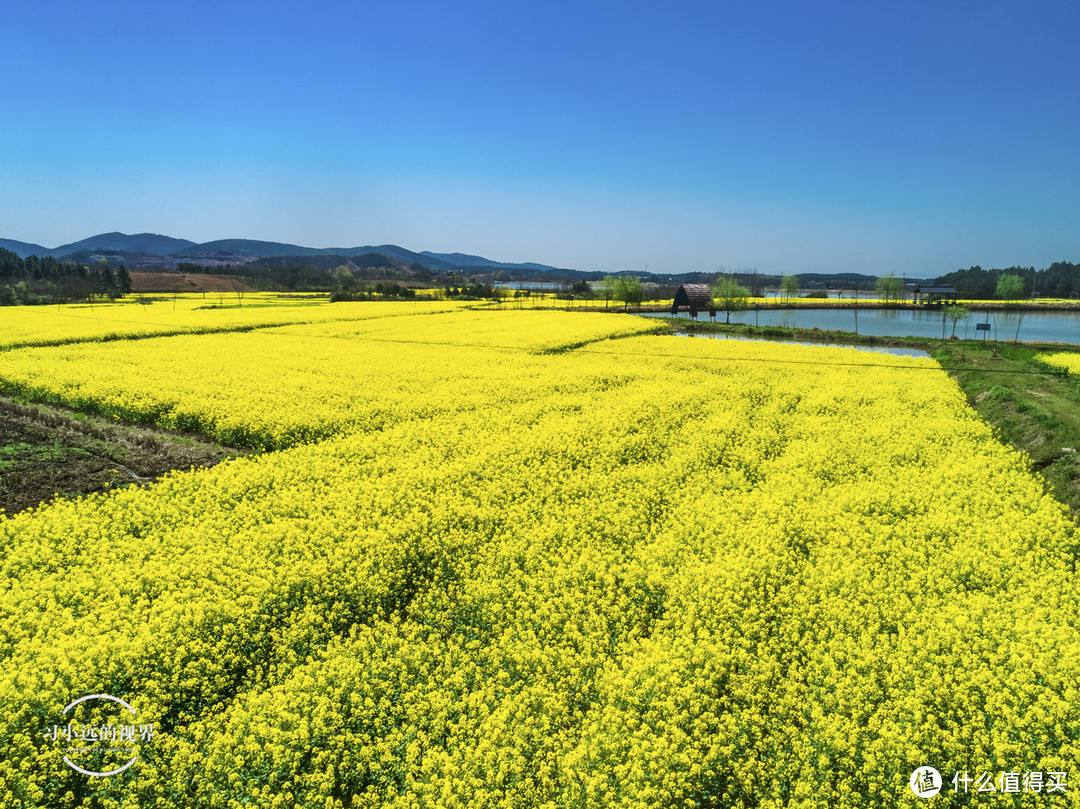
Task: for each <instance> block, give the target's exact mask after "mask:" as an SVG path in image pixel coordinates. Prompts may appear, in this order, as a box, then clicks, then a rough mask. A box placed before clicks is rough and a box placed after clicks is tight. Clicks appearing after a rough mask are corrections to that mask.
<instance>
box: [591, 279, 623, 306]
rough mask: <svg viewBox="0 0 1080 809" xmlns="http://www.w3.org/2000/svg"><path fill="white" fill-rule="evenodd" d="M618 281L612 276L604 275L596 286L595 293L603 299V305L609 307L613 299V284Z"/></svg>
mask: <svg viewBox="0 0 1080 809" xmlns="http://www.w3.org/2000/svg"><path fill="white" fill-rule="evenodd" d="M617 280H618V279H617V278H615V276H614V275H605V276H604V277H603V279H602V280H601V281H600V282H599V283H598V284H597V285H596V291H597V292H598V293H599V294H600V297H601V298H603V299H604V305H605V306H610V305H611V299H612V298H614V297H615V282H616V281H617Z"/></svg>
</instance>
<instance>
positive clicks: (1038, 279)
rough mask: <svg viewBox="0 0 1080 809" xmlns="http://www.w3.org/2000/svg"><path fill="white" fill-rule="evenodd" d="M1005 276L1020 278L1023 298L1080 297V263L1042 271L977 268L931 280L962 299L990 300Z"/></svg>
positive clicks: (1057, 264)
mask: <svg viewBox="0 0 1080 809" xmlns="http://www.w3.org/2000/svg"><path fill="white" fill-rule="evenodd" d="M1006 274H1011V275H1018V276H1020V278H1021V280H1022V281H1023V283H1024V286H1023V291H1022V292H1021V295H1020V297H1022V298H1030V297H1032V296H1033V295H1034V296H1036V297H1039V298H1075V297H1080V264H1072V263H1070V262H1068V261H1055V262H1054V263H1053V264H1051V265H1050V266H1049V267H1047V268H1046V269H1044V270H1036V269H1035V268H1034V267H1006V268H1005V269H998V270H984V269H983V268H982V267H979V266H978V265H976V266H974V267H969V268H968V269H966V270H956V271H955V272H951V273H948V274H946V275H942V276H939V277H938V278H936V279H934V284H935V285H938V286H950V287H955V288H956V291H957V293H958V294H959V296H960V297H961V298H974V299H983V298H986V299H989V298H993V297H994V293H995V292H996V291H997V283H998V279H999V278H1000V277H1001V276H1002V275H1006Z"/></svg>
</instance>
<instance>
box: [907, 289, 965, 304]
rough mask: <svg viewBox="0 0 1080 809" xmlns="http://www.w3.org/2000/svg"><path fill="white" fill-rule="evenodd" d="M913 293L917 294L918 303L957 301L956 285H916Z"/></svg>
mask: <svg viewBox="0 0 1080 809" xmlns="http://www.w3.org/2000/svg"><path fill="white" fill-rule="evenodd" d="M912 293H913V294H914V295H915V301H916V303H927V304H942V303H956V288H955V287H931V286H925V287H915V289H913V290H912Z"/></svg>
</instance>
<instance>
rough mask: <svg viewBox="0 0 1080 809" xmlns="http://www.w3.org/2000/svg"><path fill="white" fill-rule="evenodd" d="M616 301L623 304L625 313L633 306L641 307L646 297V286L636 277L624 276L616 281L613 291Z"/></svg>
mask: <svg viewBox="0 0 1080 809" xmlns="http://www.w3.org/2000/svg"><path fill="white" fill-rule="evenodd" d="M613 296H614V298H615V300H617V301H622V302H623V310H624V311H625V310H626V309H627V308H628V307H629V306H630V305H631V304H633V305H634V306H641V301H642V300H643V299H644V297H645V285H644V284H642V283H641V279H640V278H638V277H637V276H636V275H622V276H619V277H618V278H616V279H615V287H614V290H613Z"/></svg>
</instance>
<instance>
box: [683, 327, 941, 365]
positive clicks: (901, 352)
mask: <svg viewBox="0 0 1080 809" xmlns="http://www.w3.org/2000/svg"><path fill="white" fill-rule="evenodd" d="M675 336H676V337H704V338H705V339H708V340H742V341H743V342H747V343H785V344H787V345H793V346H827V347H829V348H854V349H856V350H858V351H870V352H872V353H875V354H892V355H894V356H897V357H926V358H929V357H930V355H929V354H927V353H926V352H925V351H920V350H919V349H917V348H893V347H892V346H854V345H844V344H841V343H810V342H801V341H799V340H767V339H764V338H758V337H736V336H734V335H731V334H702V333H696V334H692V333H690V332H684V331H680V332H675Z"/></svg>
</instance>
